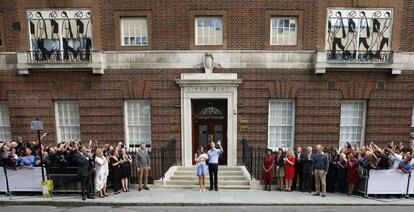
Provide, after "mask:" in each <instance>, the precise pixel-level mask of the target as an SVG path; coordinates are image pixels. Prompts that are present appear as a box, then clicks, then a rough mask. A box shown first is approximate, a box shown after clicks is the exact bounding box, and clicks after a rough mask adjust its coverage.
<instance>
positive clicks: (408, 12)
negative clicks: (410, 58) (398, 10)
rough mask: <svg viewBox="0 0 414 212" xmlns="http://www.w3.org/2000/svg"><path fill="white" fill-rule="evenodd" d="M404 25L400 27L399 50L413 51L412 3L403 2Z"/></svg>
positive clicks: (413, 24)
mask: <svg viewBox="0 0 414 212" xmlns="http://www.w3.org/2000/svg"><path fill="white" fill-rule="evenodd" d="M402 16H403V17H402V18H403V22H404V24H403V25H402V27H401V49H402V50H403V51H410V52H412V51H414V1H412V0H404V7H403V12H402Z"/></svg>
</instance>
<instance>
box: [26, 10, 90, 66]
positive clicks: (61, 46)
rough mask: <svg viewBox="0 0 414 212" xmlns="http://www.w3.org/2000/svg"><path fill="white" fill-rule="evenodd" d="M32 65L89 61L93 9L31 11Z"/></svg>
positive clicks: (29, 18)
mask: <svg viewBox="0 0 414 212" xmlns="http://www.w3.org/2000/svg"><path fill="white" fill-rule="evenodd" d="M27 20H28V26H29V37H30V53H29V54H28V55H29V56H30V59H31V62H35V61H46V62H59V61H64V62H80V61H89V60H90V59H91V58H90V56H91V55H90V53H91V49H92V22H91V11H90V10H76V9H71V10H30V11H27Z"/></svg>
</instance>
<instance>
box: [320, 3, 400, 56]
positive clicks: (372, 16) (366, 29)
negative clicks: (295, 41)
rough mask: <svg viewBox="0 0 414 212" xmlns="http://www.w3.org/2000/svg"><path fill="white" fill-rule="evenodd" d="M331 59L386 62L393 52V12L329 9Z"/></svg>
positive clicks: (329, 48) (328, 41) (328, 28)
mask: <svg viewBox="0 0 414 212" xmlns="http://www.w3.org/2000/svg"><path fill="white" fill-rule="evenodd" d="M327 16H328V18H327V38H326V48H327V50H328V60H331V61H332V60H333V61H357V62H365V61H370V62H372V61H375V62H387V61H389V60H390V59H391V58H390V52H391V34H392V10H391V9H385V10H372V9H363V10H357V9H339V10H338V9H329V8H328V15H327Z"/></svg>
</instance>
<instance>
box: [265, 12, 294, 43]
mask: <svg viewBox="0 0 414 212" xmlns="http://www.w3.org/2000/svg"><path fill="white" fill-rule="evenodd" d="M274 18H277V19H288V20H289V32H290V21H291V20H293V19H294V20H295V21H296V24H295V32H296V38H295V40H296V41H295V44H289V42H290V41H291V37H289V41H288V44H286V43H283V44H277V42H274V43H272V41H273V40H272V38H273V33H272V32H273V28H272V27H273V25H272V23H273V21H272V19H274ZM298 21H299V17H298V16H270V30H269V31H270V33H269V35H270V38H269V44H270V46H297V45H298ZM283 28H284V27H283Z"/></svg>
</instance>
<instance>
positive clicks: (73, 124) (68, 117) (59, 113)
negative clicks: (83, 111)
mask: <svg viewBox="0 0 414 212" xmlns="http://www.w3.org/2000/svg"><path fill="white" fill-rule="evenodd" d="M55 119H56V135H57V140H58V142H62V141H79V140H80V121H79V105H78V103H77V102H75V101H58V102H55Z"/></svg>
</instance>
